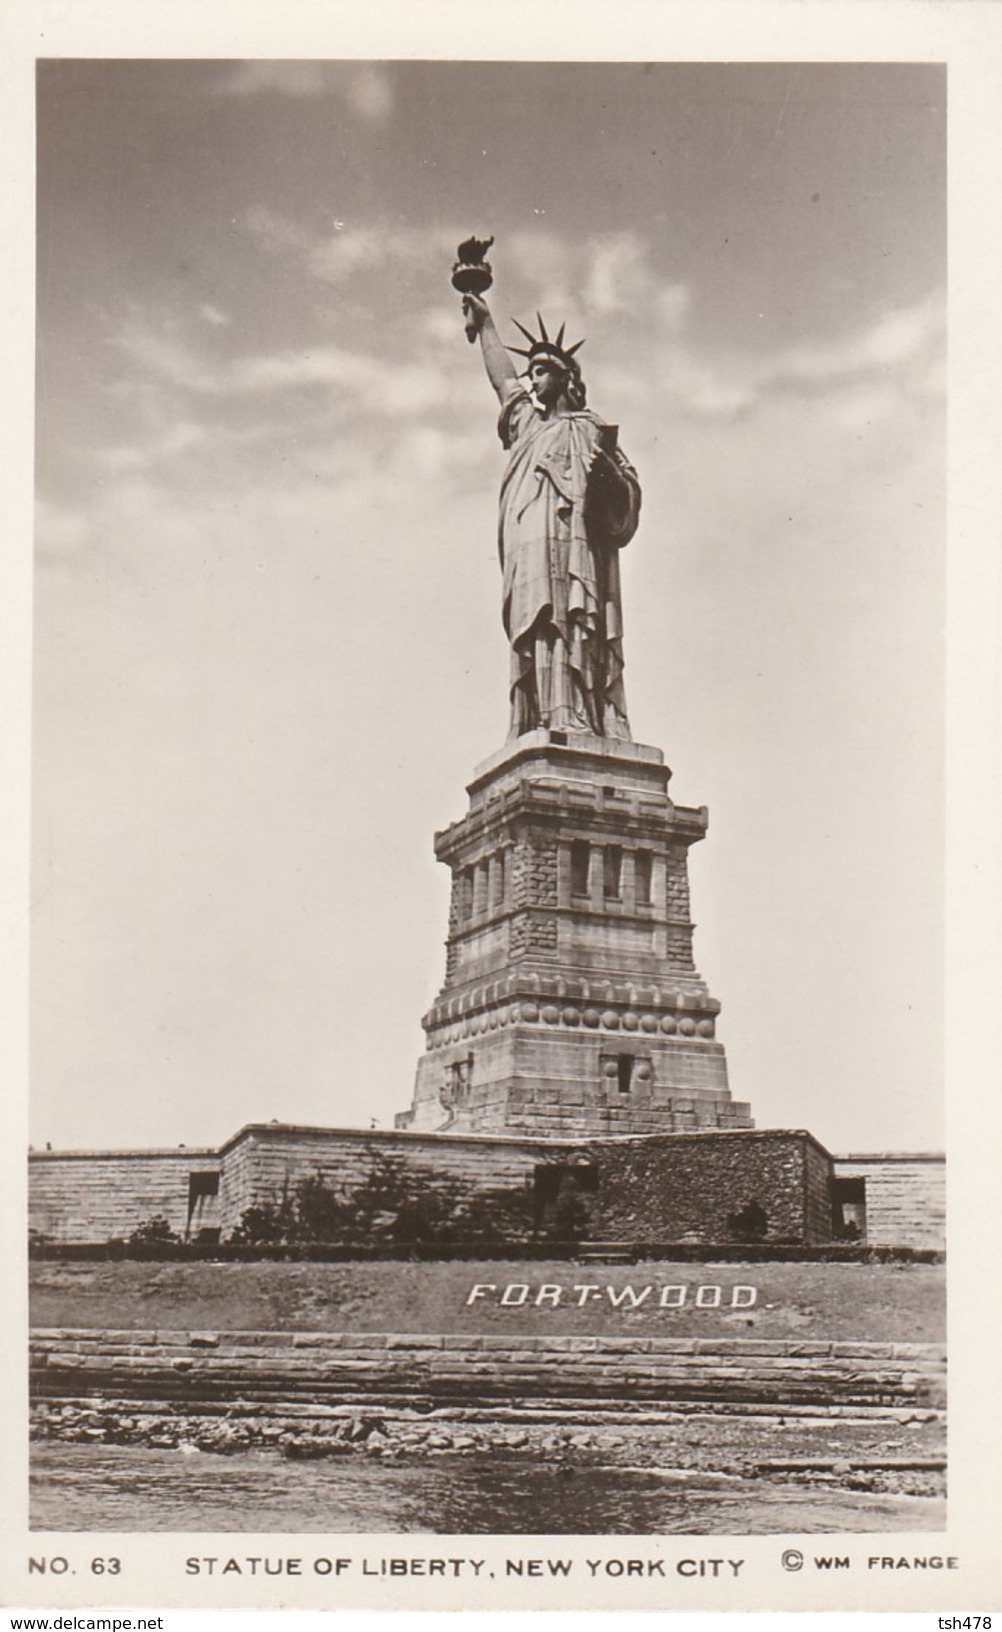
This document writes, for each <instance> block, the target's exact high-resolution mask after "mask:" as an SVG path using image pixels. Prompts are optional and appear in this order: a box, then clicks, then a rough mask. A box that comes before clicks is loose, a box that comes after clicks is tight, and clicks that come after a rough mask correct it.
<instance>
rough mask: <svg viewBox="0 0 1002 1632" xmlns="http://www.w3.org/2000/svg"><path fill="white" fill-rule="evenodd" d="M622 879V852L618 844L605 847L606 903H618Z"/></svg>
mask: <svg viewBox="0 0 1002 1632" xmlns="http://www.w3.org/2000/svg"><path fill="white" fill-rule="evenodd" d="M622 877H623V852H622V850H621V849H620V847H619V845H618V844H607V845H606V847H605V879H604V890H605V899H606V900H607V901H618V900H619V893H620V886H621V882H622Z"/></svg>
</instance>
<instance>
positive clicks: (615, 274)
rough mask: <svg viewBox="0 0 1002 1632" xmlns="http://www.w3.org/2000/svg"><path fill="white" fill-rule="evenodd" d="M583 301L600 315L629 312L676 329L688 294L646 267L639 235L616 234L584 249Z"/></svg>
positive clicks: (646, 249)
mask: <svg viewBox="0 0 1002 1632" xmlns="http://www.w3.org/2000/svg"><path fill="white" fill-rule="evenodd" d="M585 254H586V263H587V264H586V271H585V276H584V298H585V303H586V305H587V306H589V307H590V308H591V310H592V311H595V312H598V313H600V314H603V315H605V314H607V313H614V312H626V311H632V312H636V313H638V314H641V315H646V316H647V317H648V319H649V318H650V316H651V315H653V316H654V317H656V319H657V321H658V324H659V326H660V327H662V328H664V329H665V330H669V331H670V330H673V329H676V328H677V327H678V326H679V324H680V323H681V321H682V319H683V318H684V316H685V314H686V312H687V310H688V307H689V290H688V289H687V288H686V287H685V286H684V285H683V284H680V283H666V282H665V280H664V278H663V277H661V276H660V275H659V274H658V273H657V272H656V271H655V270H654V268H653V267H652V266H651V264H650V251H649V246H648V245H647V243H646V242H645V240H644V239H643V238H641V237H640V235H639V233H636V232H619V233H614V234H611V235H610V236H608V237H604V238H596V239H593V240H592V241H591V243H590V244H588V245H587V246H586V251H585Z"/></svg>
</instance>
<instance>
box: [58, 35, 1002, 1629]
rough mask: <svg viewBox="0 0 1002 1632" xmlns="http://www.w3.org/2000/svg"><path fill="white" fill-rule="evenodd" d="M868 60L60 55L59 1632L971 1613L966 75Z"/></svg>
mask: <svg viewBox="0 0 1002 1632" xmlns="http://www.w3.org/2000/svg"><path fill="white" fill-rule="evenodd" d="M331 43H332V44H333V43H334V42H331ZM858 55H859V58H860V60H849V59H848V58H845V59H844V60H816V61H812V60H793V53H792V52H791V55H790V60H752V57H751V55H750V54H749V56H748V57H747V58H746V59H742V58H734V59H733V60H709V59H707V60H667V59H665V60H651V61H646V60H614V58H613V56H612V55H607V56H606V57H605V58H602V59H599V58H598V57H597V56H592V57H589V58H588V59H587V60H585V59H581V58H577V57H576V56H575V55H574V54H573V53H572V52H571V51H568V53H567V57H566V60H557V59H554V60H544V59H542V58H540V59H539V60H521V59H517V58H516V57H515V56H514V54H513V55H512V56H511V57H510V58H505V57H503V56H500V55H498V56H496V57H494V58H492V59H490V60H486V59H484V60H481V59H478V58H476V57H475V56H473V55H472V54H464V53H462V52H460V51H458V50H457V52H456V53H455V54H454V55H452V56H451V57H444V56H436V55H434V54H432V53H430V52H429V53H428V54H427V55H422V54H407V53H403V54H401V55H399V56H395V57H391V56H389V55H381V54H375V53H373V54H372V55H370V56H365V57H363V56H347V55H343V56H342V55H337V54H336V53H335V51H333V50H332V51H331V53H330V54H327V55H325V54H321V53H316V52H314V53H313V54H311V55H306V54H303V55H281V56H279V55H271V56H265V55H259V56H238V55H236V54H235V53H221V52H220V51H219V50H218V49H212V50H206V51H205V53H204V54H203V55H199V56H188V57H185V58H182V57H180V56H172V55H169V54H167V53H164V52H160V53H156V54H148V55H141V54H138V53H136V52H132V53H128V52H121V53H113V52H110V51H108V52H100V51H98V52H91V53H85V52H79V53H77V52H72V51H63V50H59V51H52V52H51V54H50V53H49V52H47V51H46V50H44V49H42V50H39V52H38V57H37V62H36V64H35V75H34V87H33V117H34V126H35V135H34V141H35V166H36V176H35V199H36V206H35V207H36V226H35V246H34V254H35V334H34V348H35V406H34V549H33V557H32V568H31V599H32V614H31V616H32V658H31V723H30V733H31V736H30V753H31V811H30V846H31V861H30V980H29V994H28V1026H29V1039H28V1056H29V1071H30V1088H29V1093H28V1128H27V1132H28V1142H29V1148H28V1182H27V1192H26V1195H27V1215H28V1216H27V1229H28V1245H27V1279H28V1302H29V1333H28V1373H27V1389H28V1398H29V1409H28V1422H27V1435H28V1439H29V1469H28V1473H29V1492H28V1515H27V1524H28V1535H29V1547H28V1555H29V1557H28V1566H27V1567H28V1569H29V1572H33V1574H34V1576H36V1577H37V1579H33V1581H32V1586H31V1590H32V1591H34V1592H36V1593H40V1594H42V1595H43V1596H44V1594H46V1593H50V1594H53V1595H56V1594H57V1593H62V1592H65V1591H68V1590H70V1588H69V1585H68V1583H64V1582H62V1581H61V1580H59V1577H60V1575H61V1574H63V1573H66V1574H72V1573H75V1571H76V1569H77V1564H76V1562H75V1561H76V1559H77V1557H78V1550H75V1549H78V1546H79V1544H86V1546H87V1547H89V1548H90V1549H91V1550H92V1551H93V1553H94V1555H95V1556H96V1557H98V1563H99V1564H100V1569H99V1570H98V1571H97V1573H98V1575H99V1576H100V1577H101V1579H100V1580H99V1581H98V1582H96V1583H95V1582H94V1581H92V1580H91V1581H89V1582H88V1589H87V1590H89V1591H90V1593H91V1596H92V1599H93V1595H94V1594H95V1593H97V1594H99V1595H100V1594H101V1593H102V1592H105V1591H107V1592H108V1593H109V1594H110V1595H111V1597H109V1600H108V1601H112V1599H114V1601H118V1596H119V1595H120V1594H121V1593H122V1592H123V1591H126V1590H127V1588H126V1586H125V1583H124V1582H123V1581H120V1580H117V1579H114V1580H112V1579H111V1578H112V1577H118V1576H119V1575H120V1574H121V1573H122V1572H123V1571H127V1565H128V1560H129V1558H130V1557H131V1556H135V1557H142V1558H149V1559H150V1560H153V1559H154V1558H155V1557H156V1556H157V1553H156V1550H157V1547H158V1546H160V1547H161V1548H167V1549H168V1551H166V1552H162V1554H161V1559H162V1562H163V1567H164V1570H166V1569H167V1562H168V1559H169V1561H170V1569H171V1570H172V1571H173V1576H176V1581H175V1580H173V1576H172V1578H171V1579H172V1581H173V1585H172V1586H170V1588H169V1589H167V1588H163V1587H158V1592H159V1594H160V1596H159V1597H158V1598H157V1601H158V1602H160V1601H163V1602H175V1601H176V1602H177V1603H179V1604H180V1603H182V1602H187V1603H190V1604H192V1605H197V1606H199V1607H220V1608H221V1607H231V1606H232V1605H233V1604H235V1603H237V1602H241V1603H248V1602H251V1601H252V1600H251V1599H250V1598H248V1597H247V1596H246V1595H247V1594H254V1593H255V1592H257V1590H258V1588H259V1586H260V1584H261V1581H260V1578H262V1577H269V1578H271V1579H270V1580H269V1581H268V1582H267V1583H266V1584H265V1585H266V1587H267V1592H274V1593H277V1594H278V1596H277V1597H268V1596H267V1593H265V1595H264V1596H263V1597H261V1598H259V1599H256V1600H254V1601H255V1603H256V1604H257V1607H265V1606H266V1604H268V1603H276V1604H282V1605H288V1606H294V1605H296V1604H297V1603H300V1602H301V1605H302V1607H307V1605H309V1607H312V1606H313V1605H314V1604H315V1603H316V1602H317V1599H316V1594H317V1592H319V1591H320V1589H321V1588H323V1590H324V1591H327V1592H329V1593H334V1594H338V1593H341V1592H345V1593H347V1594H349V1596H350V1595H351V1594H352V1593H355V1594H356V1596H357V1597H358V1601H359V1602H362V1601H364V1602H365V1603H367V1604H370V1606H371V1607H378V1606H379V1605H380V1599H379V1596H378V1594H379V1592H380V1591H388V1592H392V1591H394V1590H396V1589H400V1590H404V1589H406V1590H407V1591H409V1592H412V1593H413V1592H414V1591H416V1592H417V1595H418V1596H417V1601H416V1602H415V1601H413V1600H412V1601H411V1602H410V1606H409V1607H412V1608H420V1607H421V1606H422V1604H424V1603H425V1602H427V1605H428V1606H429V1607H430V1606H431V1605H432V1604H435V1605H438V1604H439V1603H440V1602H441V1603H442V1604H444V1605H445V1606H446V1607H461V1602H460V1601H462V1602H463V1603H466V1604H468V1605H469V1606H470V1607H479V1608H487V1607H491V1594H492V1593H493V1592H494V1591H495V1590H497V1591H498V1592H500V1591H501V1590H502V1586H503V1587H504V1588H505V1589H506V1590H508V1589H510V1591H511V1592H512V1593H515V1594H517V1593H525V1594H529V1593H530V1591H535V1590H536V1588H537V1586H538V1590H539V1592H540V1594H541V1597H540V1598H539V1599H538V1601H537V1600H531V1602H532V1607H543V1608H545V1607H555V1606H556V1604H557V1603H558V1602H560V1603H561V1607H569V1606H570V1605H571V1604H579V1605H582V1606H584V1605H586V1604H587V1603H588V1602H589V1596H590V1595H593V1597H594V1604H593V1607H596V1608H599V1607H609V1603H610V1602H615V1593H616V1592H618V1591H620V1590H622V1591H623V1592H624V1593H625V1594H626V1596H625V1597H624V1598H623V1600H622V1602H623V1605H624V1607H648V1608H650V1607H655V1606H656V1604H657V1603H658V1602H659V1601H661V1602H663V1603H666V1602H668V1601H671V1602H672V1603H674V1602H675V1599H674V1597H670V1599H666V1598H664V1597H662V1598H661V1599H660V1600H659V1599H658V1596H657V1594H658V1593H659V1592H660V1593H662V1594H664V1593H668V1594H669V1595H672V1594H677V1593H678V1592H679V1591H682V1592H683V1593H685V1594H687V1595H688V1596H687V1597H686V1605H687V1606H688V1607H689V1608H706V1607H711V1604H712V1607H717V1599H716V1598H715V1597H713V1596H712V1595H713V1594H716V1593H718V1591H719V1592H720V1593H725V1592H727V1591H731V1590H732V1591H733V1593H734V1594H735V1606H734V1607H739V1605H738V1602H737V1595H738V1594H739V1593H741V1592H742V1591H743V1590H744V1589H745V1587H746V1586H747V1587H748V1592H749V1595H750V1596H749V1597H748V1599H747V1601H746V1602H745V1603H744V1604H743V1605H741V1606H740V1607H750V1605H751V1602H752V1595H753V1594H754V1592H760V1591H761V1590H764V1589H761V1587H760V1584H758V1583H757V1577H756V1580H755V1583H754V1584H753V1583H752V1582H751V1578H752V1577H755V1572H756V1571H757V1570H758V1568H759V1560H760V1559H762V1560H764V1559H766V1558H768V1559H769V1561H770V1569H771V1575H772V1576H774V1577H775V1578H776V1581H777V1582H779V1583H781V1584H785V1583H787V1582H788V1583H789V1588H790V1591H791V1592H793V1591H794V1590H795V1589H796V1590H802V1591H803V1592H804V1593H807V1592H808V1591H809V1588H810V1583H809V1581H808V1574H810V1573H813V1574H814V1575H818V1574H821V1575H823V1576H825V1578H826V1579H825V1584H824V1585H825V1590H828V1584H827V1575H829V1574H830V1575H833V1576H834V1575H835V1574H836V1573H837V1572H838V1571H840V1570H845V1571H846V1572H847V1574H849V1573H852V1572H855V1576H854V1585H853V1590H854V1591H855V1592H856V1593H857V1594H858V1595H859V1601H858V1603H857V1604H856V1605H855V1607H858V1608H865V1607H871V1603H872V1607H881V1604H882V1603H883V1604H884V1605H891V1604H896V1603H898V1602H900V1603H901V1604H902V1605H904V1604H905V1599H906V1598H907V1594H909V1593H919V1592H920V1591H922V1590H923V1584H924V1583H935V1588H936V1590H937V1591H939V1590H942V1591H946V1590H947V1589H948V1586H949V1578H950V1572H951V1571H958V1570H959V1569H960V1568H961V1565H960V1562H959V1554H958V1550H957V1547H956V1545H955V1543H954V1541H953V1540H952V1539H951V1532H952V1530H953V1526H954V1524H955V1520H956V1518H957V1511H956V1510H954V1509H953V1507H952V1495H951V1491H952V1483H953V1479H954V1475H955V1473H956V1472H957V1469H956V1467H955V1463H954V1458H953V1457H952V1456H951V1457H950V1458H948V1454H947V1427H948V1419H947V1360H948V1343H947V1282H948V1276H949V1278H950V1286H951V1301H952V1304H953V1307H954V1308H956V1305H957V1302H958V1300H959V1297H960V1285H961V1283H960V1282H959V1281H955V1280H954V1279H953V1270H952V1268H951V1269H948V1264H947V1222H948V1219H947V1182H948V1181H947V1159H946V1151H947V1143H948V1140H947V1134H948V1112H949V1105H948V1095H947V1092H946V1082H947V1072H948V1055H947V1047H948V1035H949V1032H948V1027H949V1021H950V1012H951V1011H950V1009H949V1006H948V998H947V958H948V950H949V947H950V945H951V940H950V933H951V932H950V920H949V917H948V913H949V909H950V901H951V888H950V875H949V873H948V861H947V856H948V850H947V824H948V817H949V812H950V808H951V806H950V781H949V777H950V741H951V739H950V736H949V730H948V724H949V722H948V682H949V677H950V662H951V658H950V652H951V650H955V649H954V648H951V647H950V646H948V641H947V624H948V617H949V614H950V607H951V594H952V593H953V592H952V591H951V583H952V582H953V580H952V579H951V556H950V552H949V549H948V532H947V451H948V450H947V294H948V277H947V271H948V268H947V216H948V208H947V206H948V192H949V188H948V143H947V121H948V115H951V110H952V104H951V97H952V94H953V86H952V83H951V81H950V75H949V73H948V69H947V64H946V62H945V61H944V60H932V59H931V58H930V59H929V60H920V56H919V54H918V53H916V56H915V59H914V60H903V59H904V55H905V54H904V53H902V60H863V58H864V57H865V52H863V51H862V50H860V51H859V53H858ZM637 57H638V59H639V53H637ZM951 197H952V195H951ZM955 598H956V597H955V594H953V599H954V601H955ZM951 1162H952V1149H951ZM952 1195H953V1192H952V1191H951V1214H950V1217H951V1220H952V1218H953V1213H952ZM953 1242H954V1236H953V1234H952V1227H951V1246H952V1245H953ZM966 1244H967V1245H969V1243H966ZM965 1284H966V1283H965ZM949 1358H950V1360H951V1365H952V1362H953V1359H954V1353H953V1346H952V1343H951V1346H950V1349H949ZM953 1403H954V1395H953V1393H952V1391H951V1405H952V1404H953ZM965 1511H966V1510H965ZM290 1537H296V1538H298V1543H297V1547H296V1548H295V1549H290V1547H289V1545H287V1538H290ZM75 1538H76V1539H75ZM252 1538H253V1544H252ZM448 1538H452V1539H451V1541H449V1540H448ZM575 1538H577V1540H578V1541H582V1540H583V1539H584V1538H591V1540H590V1544H589V1545H590V1549H591V1550H590V1551H587V1549H586V1550H585V1551H581V1550H579V1549H576V1546H575ZM629 1538H632V1539H629ZM714 1538H716V1539H714ZM735 1538H737V1539H735ZM791 1538H792V1541H793V1542H794V1543H795V1544H794V1545H788V1543H789V1542H790V1541H791ZM857 1540H858V1541H859V1542H860V1543H861V1544H862V1545H861V1546H859V1547H855V1546H854V1543H855V1542H856V1541H857ZM130 1542H131V1543H134V1546H135V1548H136V1549H138V1551H137V1552H136V1553H135V1554H134V1555H133V1554H130V1552H129V1544H130ZM210 1543H211V1544H210ZM767 1544H768V1547H769V1551H768V1553H767V1552H764V1551H762V1549H763V1548H765V1547H766V1546H767ZM756 1548H758V1549H759V1551H758V1552H756ZM812 1548H813V1551H812ZM98 1555H99V1556H98ZM79 1557H80V1559H81V1560H83V1559H84V1555H83V1554H79ZM86 1557H87V1558H88V1559H90V1553H87V1555H86ZM805 1560H806V1567H805ZM53 1561H55V1562H53ZM123 1561H124V1562H123ZM80 1568H81V1569H83V1570H84V1571H85V1573H86V1571H87V1570H89V1571H91V1572H93V1570H94V1563H93V1561H91V1562H90V1563H89V1564H85V1563H83V1562H81V1565H80ZM589 1571H590V1572H591V1573H590V1575H589V1573H588V1572H589ZM799 1572H803V1574H802V1575H801V1574H800V1573H799ZM544 1575H545V1576H546V1578H547V1580H546V1584H545V1587H544V1586H543V1585H542V1584H541V1583H539V1582H537V1578H538V1577H542V1576H544ZM300 1576H302V1577H307V1578H309V1589H310V1591H311V1592H312V1593H313V1597H310V1598H309V1599H307V1598H306V1597H305V1596H304V1597H303V1599H302V1600H300V1599H299V1597H298V1596H297V1594H298V1584H297V1583H296V1581H295V1578H296V1577H300ZM290 1577H291V1578H293V1580H291V1581H290V1579H289V1578H290ZM860 1577H865V1578H866V1579H865V1580H861V1579H860ZM568 1578H571V1579H570V1581H568ZM164 1579H166V1576H165V1578H164ZM491 1583H496V1589H495V1586H492V1585H491ZM659 1583H660V1584H661V1585H659ZM668 1583H671V1584H670V1585H668ZM959 1584H960V1585H962V1582H960V1583H959ZM704 1587H705V1589H706V1591H707V1594H708V1596H706V1597H705V1598H703V1599H701V1600H697V1598H696V1593H697V1591H700V1592H702V1591H703V1589H704ZM846 1588H847V1590H848V1582H846ZM230 1589H232V1590H233V1592H235V1593H237V1595H238V1596H237V1597H236V1598H230V1597H227V1596H226V1593H227V1592H228V1591H229V1590H230ZM864 1589H868V1590H869V1591H870V1592H871V1593H872V1599H868V1598H867V1596H866V1592H865V1591H864ZM261 1590H262V1592H264V1588H263V1587H262V1588H261ZM832 1590H833V1591H834V1590H835V1589H834V1588H833V1589H832ZM929 1590H930V1591H932V1587H931V1586H930V1588H929ZM166 1591H169V1592H175V1593H176V1594H177V1597H176V1599H175V1598H171V1597H167V1596H164V1593H165V1592H166ZM561 1591H563V1592H564V1593H566V1595H567V1596H566V1599H565V1600H559V1599H557V1598H555V1597H553V1595H555V1594H558V1593H559V1592H561ZM423 1592H424V1593H427V1594H429V1596H428V1597H427V1600H426V1599H425V1598H422V1597H421V1593H423ZM776 1592H777V1596H778V1594H779V1587H777V1588H776ZM895 1592H898V1593H903V1594H904V1595H905V1597H902V1598H900V1600H896V1599H894V1597H893V1594H894V1593H895ZM450 1593H451V1594H452V1595H453V1596H452V1598H450V1597H449V1594H450ZM547 1593H549V1594H550V1595H551V1598H552V1602H551V1601H550V1600H549V1599H547V1596H546V1594H547ZM645 1593H646V1594H647V1596H646V1597H645V1596H644V1594H645ZM240 1594H243V1595H244V1596H242V1597H241V1596H240ZM366 1594H369V1596H366ZM436 1594H438V1595H439V1596H436ZM457 1594H458V1595H459V1598H457V1597H456V1595H457ZM651 1594H654V1596H653V1597H652V1596H650V1595H651ZM373 1595H374V1596H373ZM631 1595H632V1596H631ZM140 1597H141V1595H140V1594H136V1595H135V1596H134V1597H133V1598H132V1599H131V1600H129V1601H131V1602H139V1601H140ZM84 1600H86V1590H84V1591H83V1592H82V1593H78V1599H77V1601H84ZM51 1601H53V1602H57V1601H58V1602H62V1601H64V1600H63V1599H62V1598H59V1597H57V1596H53V1597H52V1600H51ZM65 1601H66V1602H67V1603H68V1602H70V1600H69V1599H68V1598H67V1599H65ZM93 1601H95V1602H96V1601H98V1599H93ZM507 1601H508V1600H505V1603H507ZM912 1601H913V1600H911V1599H909V1600H908V1602H909V1603H911V1602H912ZM529 1603H530V1599H529V1598H528V1597H526V1598H525V1605H526V1606H528V1605H529ZM382 1607H391V1605H390V1604H389V1602H386V1603H385V1604H384V1605H383V1606H382ZM497 1607H502V1605H501V1604H500V1603H499V1604H498V1605H497ZM768 1607H770V1608H775V1607H790V1608H801V1607H805V1603H804V1601H803V1600H800V1599H797V1600H791V1601H790V1602H789V1604H788V1605H786V1606H780V1605H778V1604H777V1603H770V1604H769V1606H768ZM970 1607H973V1605H972V1606H970ZM983 1607H985V1608H990V1606H988V1605H986V1606H983Z"/></svg>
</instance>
